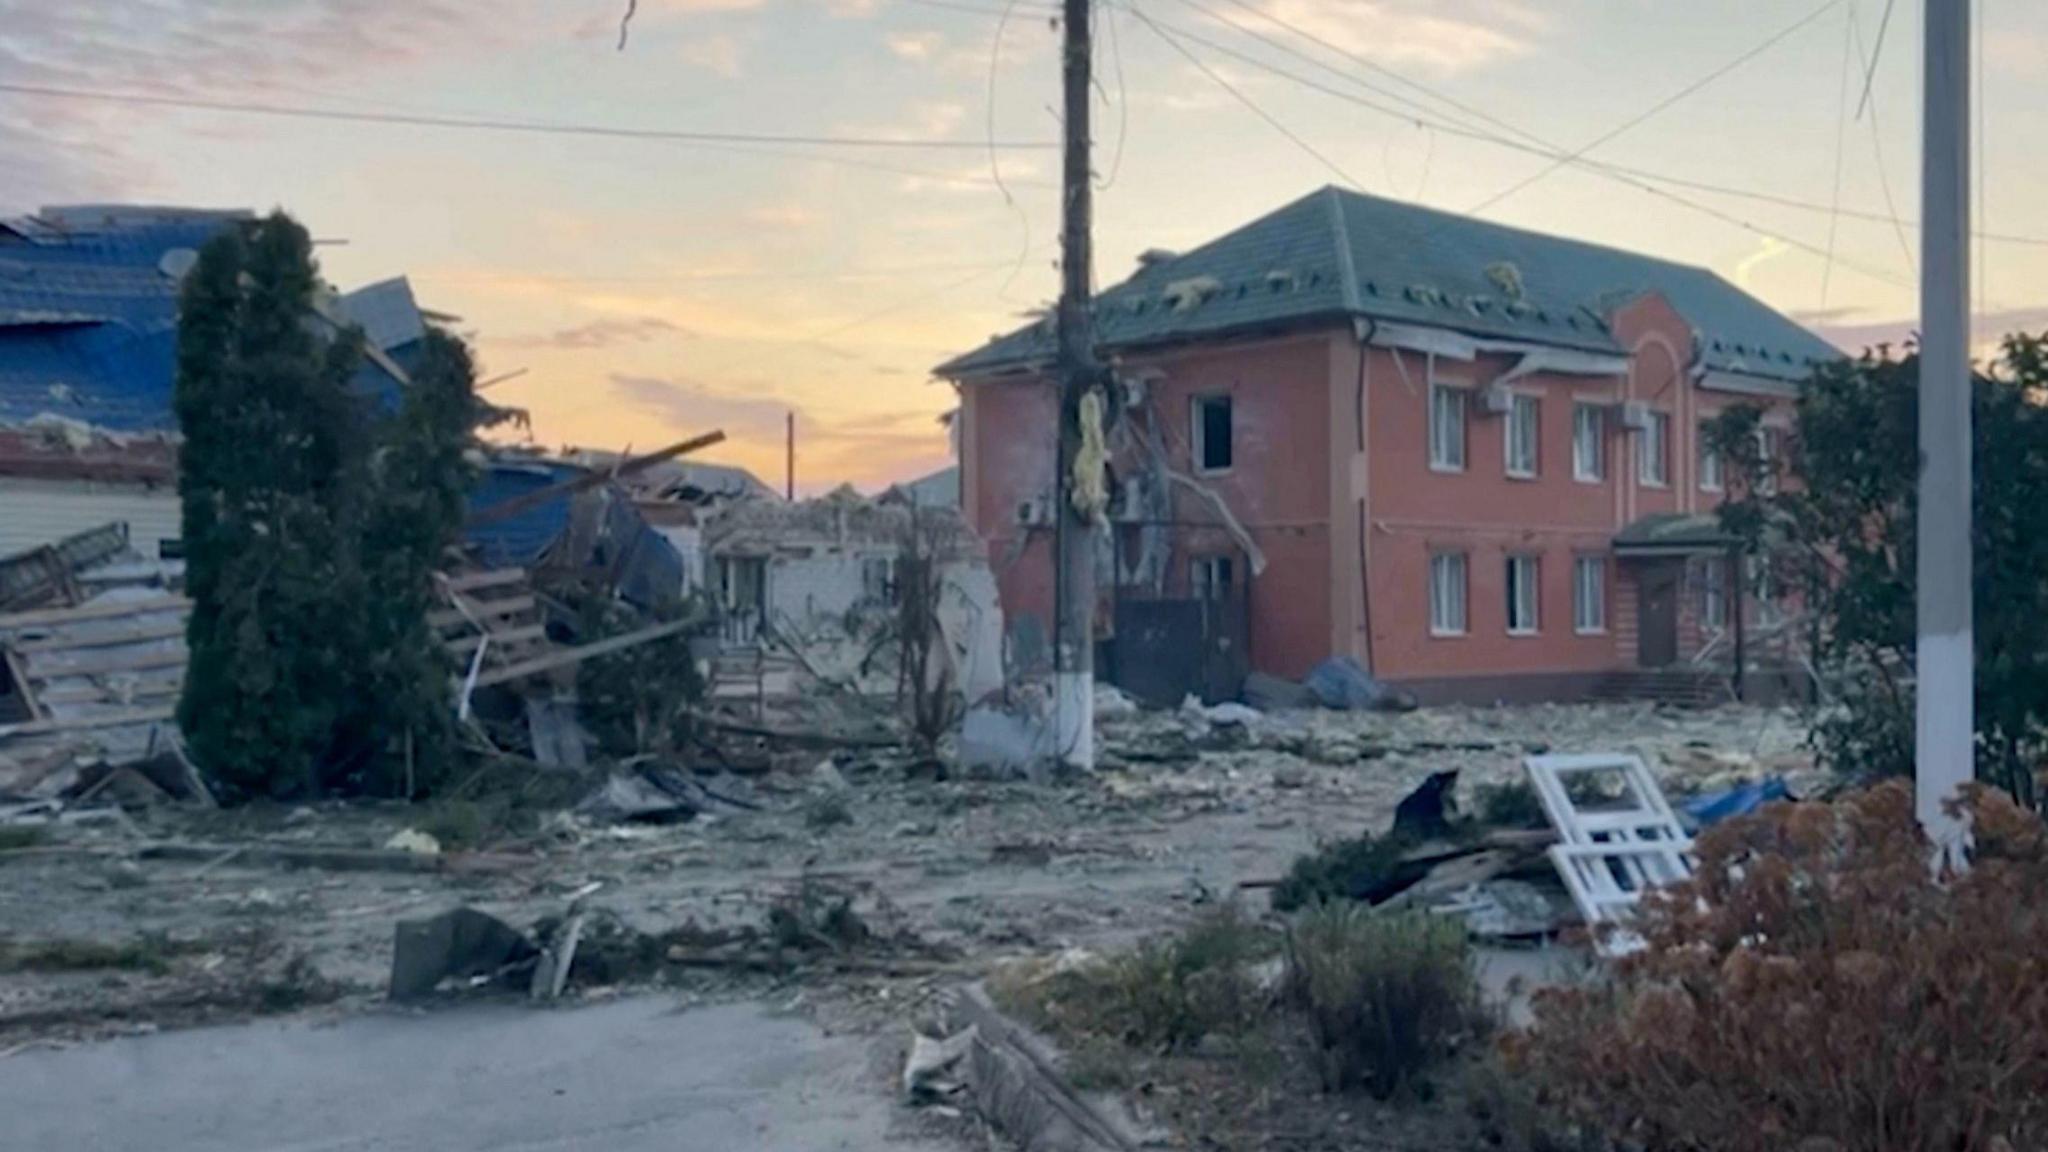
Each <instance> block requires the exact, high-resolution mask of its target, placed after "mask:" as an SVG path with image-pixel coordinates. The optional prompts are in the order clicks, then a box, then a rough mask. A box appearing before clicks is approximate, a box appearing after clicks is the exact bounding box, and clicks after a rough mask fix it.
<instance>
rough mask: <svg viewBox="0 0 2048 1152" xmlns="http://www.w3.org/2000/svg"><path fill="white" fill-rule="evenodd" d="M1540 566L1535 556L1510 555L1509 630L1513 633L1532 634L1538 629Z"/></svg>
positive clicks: (1508, 580)
mask: <svg viewBox="0 0 2048 1152" xmlns="http://www.w3.org/2000/svg"><path fill="white" fill-rule="evenodd" d="M1539 567H1540V565H1539V562H1538V561H1537V559H1536V557H1534V556H1510V557H1508V579H1507V591H1508V631H1509V632H1510V633H1512V634H1515V635H1530V634H1533V633H1534V632H1536V631H1537V627H1538V621H1537V618H1536V616H1537V605H1538V603H1539V601H1540V599H1541V597H1540V596H1539V595H1538V589H1539V586H1540V582H1539V579H1538V569H1539Z"/></svg>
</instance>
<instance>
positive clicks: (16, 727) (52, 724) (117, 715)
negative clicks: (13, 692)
mask: <svg viewBox="0 0 2048 1152" xmlns="http://www.w3.org/2000/svg"><path fill="white" fill-rule="evenodd" d="M176 712H177V709H175V708H130V709H126V710H123V711H120V712H103V713H101V714H100V715H98V716H71V717H66V718H64V719H61V720H30V721H28V722H27V723H24V724H0V737H5V736H42V735H46V734H48V733H51V732H78V731H83V730H85V729H88V728H119V727H122V726H123V725H127V724H154V723H158V722H161V721H164V720H169V719H170V718H171V717H172V716H173V715H175V714H176Z"/></svg>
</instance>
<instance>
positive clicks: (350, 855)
mask: <svg viewBox="0 0 2048 1152" xmlns="http://www.w3.org/2000/svg"><path fill="white" fill-rule="evenodd" d="M230 851H234V852H237V853H239V855H237V856H236V859H238V860H240V861H242V862H243V863H247V864H263V865H270V866H273V867H286V868H325V869H328V870H330V871H336V872H503V871H509V870H511V869H513V868H517V867H523V866H525V865H527V864H530V863H533V861H532V860H531V859H529V858H527V857H523V856H508V855H504V854H502V853H498V854H491V853H482V852H472V853H453V854H451V853H426V852H407V851H405V850H403V849H398V848H326V847H319V846H315V845H309V844H280V843H276V842H273V841H265V840H256V841H250V842H247V843H242V844H220V843H211V844H201V843H192V842H188V841H181V840H160V841H157V842H155V843H153V844H145V845H143V846H142V847H141V848H139V849H137V850H136V853H135V854H136V856H137V857H138V858H140V859H143V860H186V861H192V862H194V863H200V864H205V863H211V862H212V861H214V860H217V859H219V858H220V857H221V855H222V854H224V853H227V852H230Z"/></svg>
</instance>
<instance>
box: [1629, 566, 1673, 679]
mask: <svg viewBox="0 0 2048 1152" xmlns="http://www.w3.org/2000/svg"><path fill="white" fill-rule="evenodd" d="M1682 571H1683V569H1682V568H1680V566H1679V565H1678V564H1676V563H1657V564H1645V565H1643V566H1641V567H1640V568H1638V569H1637V570H1636V588H1637V590H1638V592H1639V600H1638V604H1639V605H1640V608H1639V610H1638V619H1637V623H1636V663H1637V664H1639V665H1641V666H1642V667H1644V668H1664V667H1668V666H1669V665H1671V664H1672V663H1674V662H1675V661H1677V659H1678V584H1679V574H1680V573H1681V572H1682Z"/></svg>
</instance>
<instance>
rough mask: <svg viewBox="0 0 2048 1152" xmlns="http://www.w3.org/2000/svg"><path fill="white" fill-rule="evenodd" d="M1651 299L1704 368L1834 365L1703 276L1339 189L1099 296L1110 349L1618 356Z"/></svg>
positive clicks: (1724, 284) (1024, 341)
mask: <svg viewBox="0 0 2048 1152" xmlns="http://www.w3.org/2000/svg"><path fill="white" fill-rule="evenodd" d="M1647 292H1656V293H1659V294H1661V295H1662V296H1663V297H1664V298H1665V299H1667V300H1669V301H1670V302H1671V305H1672V306H1673V307H1674V308H1676V309H1677V310H1678V313H1679V314H1680V315H1681V316H1683V317H1684V318H1685V319H1686V321H1687V322H1688V323H1690V324H1691V325H1692V326H1693V328H1694V329H1695V330H1696V331H1697V332H1698V333H1699V338H1700V353H1701V356H1702V359H1703V362H1704V363H1705V364H1706V366H1707V367H1709V368H1712V369H1715V370H1718V371H1725V372H1734V373H1741V374H1745V375H1753V376H1764V377H1769V378H1773V379H1779V380H1800V379H1804V378H1805V377H1806V376H1807V375H1808V374H1809V373H1810V372H1811V371H1812V369H1813V367H1814V366H1815V365H1816V364H1818V363H1822V362H1825V361H1831V360H1835V359H1839V358H1840V355H1841V353H1840V352H1838V351H1837V350H1836V349H1835V348H1833V347H1832V346H1831V345H1829V344H1828V343H1826V342H1825V341H1823V340H1822V339H1821V338H1820V337H1818V336H1816V335H1814V334H1813V333H1811V332H1809V331H1807V330H1806V329H1804V328H1802V327H1800V326H1799V325H1798V324H1796V323H1794V322H1793V321H1792V320H1790V319H1788V318H1786V317H1785V316H1783V315H1781V314H1780V313H1778V312H1777V311H1775V310H1774V309H1772V308H1771V307H1770V306H1769V305H1767V304H1765V303H1763V302H1762V301H1760V300H1758V299H1756V298H1755V297H1753V296H1751V295H1749V294H1748V293H1746V292H1744V291H1742V290H1741V289H1739V288H1737V287H1735V286H1734V285H1733V284H1730V283H1729V282H1728V281H1726V280H1723V279H1722V278H1721V277H1719V276H1717V275H1715V274H1714V273H1713V272H1710V271H1708V270H1706V269H1704V268H1696V267H1693V266H1690V265H1686V264H1676V263H1673V262H1671V261H1668V260H1660V259H1656V258H1654V257H1650V256H1644V255H1641V254H1638V253H1634V252H1625V251H1622V250H1620V249H1617V248H1607V247H1603V246H1601V245H1597V244H1589V243H1586V242H1584V241H1579V240H1568V239H1565V238H1563V237H1559V236H1548V235H1544V234H1542V233H1539V232H1529V231H1525V230H1522V229H1519V228H1509V227H1506V226H1504V225H1500V224H1493V223H1489V222H1487V221H1484V220H1476V219H1473V218H1471V217H1466V216H1458V215H1453V214H1451V213H1448V212H1439V211H1436V210H1434V209H1429V208H1422V207H1418V206H1416V205H1413V204H1408V203H1403V202H1400V201H1395V200H1386V199H1382V198H1380V197H1377V196H1367V195H1364V194H1361V193H1357V192H1350V191H1345V190H1343V189H1339V188H1334V187H1331V188H1324V189H1322V190H1320V191H1317V192H1314V193H1311V194H1309V195H1307V196H1304V197H1302V198H1301V199H1299V200H1296V201H1295V202H1293V203H1292V204H1288V205H1286V206H1285V207H1282V208H1280V209H1278V210H1276V211H1274V212H1271V213H1269V214H1267V215H1265V216H1262V217H1260V218H1259V219H1257V220H1254V221H1252V222H1251V223H1249V224H1246V225H1245V226H1243V227H1242V228H1239V229H1237V230H1236V231H1234V232H1231V233H1228V234H1227V235H1224V236H1222V237H1219V238H1218V239H1215V240H1212V241H1210V242H1209V243H1207V244H1204V245H1202V246H1201V247H1199V248H1196V249H1193V250H1192V251H1189V252H1186V253H1184V254H1181V255H1174V254H1172V253H1167V252H1160V251H1156V250H1155V251H1149V252H1147V253H1146V258H1145V259H1143V260H1141V262H1140V267H1139V269H1138V271H1137V272H1136V273H1135V274H1134V275H1132V276H1131V277H1130V278H1129V279H1128V280H1125V281H1124V282H1123V283H1121V284H1119V285H1117V286H1116V287H1114V288H1110V289H1108V290H1107V291H1105V292H1103V293H1102V294H1101V295H1100V296H1099V297H1097V301H1096V313H1095V323H1096V332H1097V336H1098V339H1099V340H1100V342H1101V344H1102V346H1103V347H1104V348H1105V349H1107V350H1111V351H1115V350H1123V349H1133V348H1140V347H1144V346H1147V345H1157V344H1167V343H1175V342H1181V341H1187V340H1195V339H1205V338H1216V337H1222V336H1226V335H1234V334H1241V333H1245V332H1250V331H1261V330H1270V329H1274V328H1280V327H1288V326H1296V327H1298V326H1303V325H1307V324H1314V323H1344V322H1348V321H1350V320H1351V319H1353V318H1358V317H1363V318H1370V319H1374V320H1380V321H1386V322H1393V323H1407V324H1416V325H1424V326H1429V327H1435V328H1446V329H1450V330H1452V331H1456V332H1462V333H1466V334H1469V335H1472V336H1477V337H1483V338H1495V339H1508V340H1519V341H1526V342H1528V343H1532V344H1545V345H1553V346H1558V347H1565V348H1574V349H1580V350H1585V351H1592V352H1604V353H1616V352H1620V351H1622V349H1621V348H1620V347H1619V346H1618V345H1617V344H1616V343H1615V340H1614V337H1613V334H1612V333H1611V332H1609V331H1608V316H1609V315H1610V313H1611V312H1612V311H1613V309H1614V308H1615V307H1616V306H1618V305H1619V304H1620V303H1623V302H1625V301H1627V300H1629V299H1632V298H1634V297H1636V296H1639V295H1642V294H1644V293H1647ZM1053 352H1054V345H1053V334H1052V328H1051V321H1050V320H1049V319H1048V320H1045V321H1041V322H1039V323H1036V324H1033V325H1031V326H1029V327H1026V328H1022V329H1019V330H1018V331H1015V332H1012V333H1010V334H1009V335H1006V336H1002V337H999V338H997V339H995V340H992V341H990V342H989V343H987V344H985V345H983V346H982V347H980V348H978V349H976V350H975V351H973V352H969V353H967V354H966V355H963V356H960V357H957V358H955V359H953V360H950V361H948V362H946V363H945V364H942V365H940V366H939V367H938V368H937V369H935V370H934V371H935V372H936V373H937V374H938V375H940V376H945V377H955V378H957V377H961V376H970V375H976V374H980V373H984V372H993V371H1005V370H1014V369H1021V368H1030V367H1034V366H1037V365H1040V364H1043V363H1046V362H1048V361H1049V360H1050V358H1051V357H1052V355H1053Z"/></svg>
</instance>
